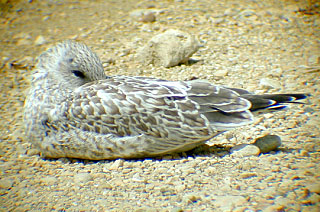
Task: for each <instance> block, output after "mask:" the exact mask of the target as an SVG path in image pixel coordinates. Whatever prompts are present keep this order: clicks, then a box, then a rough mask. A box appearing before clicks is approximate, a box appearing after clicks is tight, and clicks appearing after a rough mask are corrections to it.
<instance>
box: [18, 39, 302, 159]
mask: <svg viewBox="0 0 320 212" xmlns="http://www.w3.org/2000/svg"><path fill="white" fill-rule="evenodd" d="M304 98H306V95H304V94H264V95H255V94H252V93H250V92H248V91H246V90H243V89H236V88H229V87H226V86H221V85H213V84H212V83H210V82H207V81H205V80H191V81H166V80H161V79H156V78H148V77H141V76H134V77H132V76H106V74H105V72H104V70H103V67H102V63H101V61H100V59H99V57H98V56H97V55H96V54H95V53H94V52H92V51H91V50H90V49H89V47H87V46H86V45H84V44H81V43H78V42H75V41H70V40H68V41H64V42H61V43H58V44H57V45H55V46H53V47H51V48H49V49H48V50H46V51H45V52H43V53H42V54H41V55H40V56H39V57H38V59H37V64H36V66H35V68H34V70H33V72H32V80H31V86H30V89H29V91H28V94H27V97H26V100H25V106H24V120H25V128H26V136H27V137H28V139H29V140H30V142H32V144H33V145H34V146H35V147H36V148H38V149H39V150H40V152H41V155H42V156H44V157H46V158H63V157H67V158H78V159H90V160H102V159H116V158H145V157H155V156H159V155H165V154H170V153H178V152H184V151H188V150H191V149H193V148H195V147H197V146H199V145H201V144H203V143H205V142H206V141H208V140H209V139H211V138H213V137H215V136H216V135H218V134H220V133H222V132H224V131H227V130H231V129H234V128H236V127H241V126H244V125H247V124H250V123H252V122H253V120H254V117H253V113H252V112H253V111H256V110H260V109H266V108H268V109H270V108H271V109H282V108H283V107H285V104H286V103H297V102H296V100H299V99H304Z"/></svg>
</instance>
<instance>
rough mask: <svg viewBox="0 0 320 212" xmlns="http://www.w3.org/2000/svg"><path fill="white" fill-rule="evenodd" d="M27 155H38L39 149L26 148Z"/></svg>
mask: <svg viewBox="0 0 320 212" xmlns="http://www.w3.org/2000/svg"><path fill="white" fill-rule="evenodd" d="M27 155H29V156H33V155H40V151H39V150H38V149H28V150H27Z"/></svg>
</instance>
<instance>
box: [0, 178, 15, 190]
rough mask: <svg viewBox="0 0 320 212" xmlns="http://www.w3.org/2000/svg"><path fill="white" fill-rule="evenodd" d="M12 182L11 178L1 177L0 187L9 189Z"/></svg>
mask: <svg viewBox="0 0 320 212" xmlns="http://www.w3.org/2000/svg"><path fill="white" fill-rule="evenodd" d="M13 183H14V180H12V179H1V180H0V188H3V189H10V188H11V187H12V185H13Z"/></svg>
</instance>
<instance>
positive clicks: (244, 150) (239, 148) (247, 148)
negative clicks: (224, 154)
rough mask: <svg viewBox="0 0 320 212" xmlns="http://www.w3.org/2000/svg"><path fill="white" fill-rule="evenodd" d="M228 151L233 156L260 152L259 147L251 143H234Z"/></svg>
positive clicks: (251, 154)
mask: <svg viewBox="0 0 320 212" xmlns="http://www.w3.org/2000/svg"><path fill="white" fill-rule="evenodd" d="M230 152H231V154H232V155H233V156H235V157H247V156H257V155H259V154H260V150H259V148H258V147H256V146H254V145H251V144H240V145H236V146H234V147H233V148H232V149H231V150H230Z"/></svg>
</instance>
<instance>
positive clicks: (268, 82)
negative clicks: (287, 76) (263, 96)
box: [260, 78, 281, 88]
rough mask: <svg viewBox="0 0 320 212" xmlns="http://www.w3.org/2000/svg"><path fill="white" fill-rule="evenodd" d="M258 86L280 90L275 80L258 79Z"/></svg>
mask: <svg viewBox="0 0 320 212" xmlns="http://www.w3.org/2000/svg"><path fill="white" fill-rule="evenodd" d="M260 85H262V86H263V87H268V88H280V87H281V84H280V82H279V81H277V80H273V79H269V78H262V79H260Z"/></svg>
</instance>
